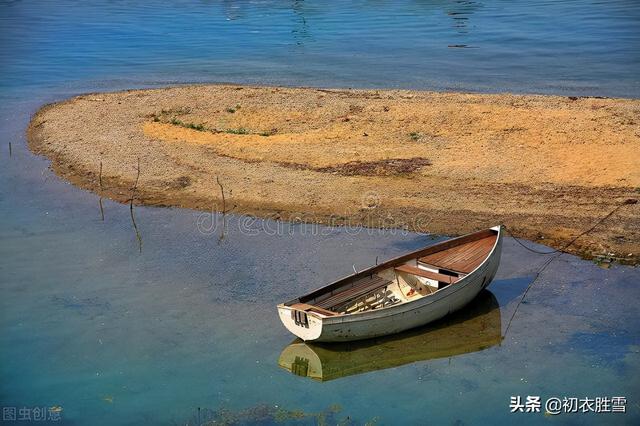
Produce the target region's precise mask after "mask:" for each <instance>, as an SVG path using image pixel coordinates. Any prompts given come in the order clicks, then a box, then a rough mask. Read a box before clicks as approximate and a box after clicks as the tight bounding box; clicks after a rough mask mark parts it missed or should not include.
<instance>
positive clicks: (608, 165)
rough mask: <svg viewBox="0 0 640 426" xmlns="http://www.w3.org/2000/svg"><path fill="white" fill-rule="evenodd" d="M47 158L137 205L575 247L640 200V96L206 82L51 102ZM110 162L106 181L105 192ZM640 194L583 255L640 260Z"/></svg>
mask: <svg viewBox="0 0 640 426" xmlns="http://www.w3.org/2000/svg"><path fill="white" fill-rule="evenodd" d="M28 137H29V144H30V147H31V149H32V150H33V151H35V152H36V153H41V154H44V155H46V156H47V157H49V158H50V159H51V161H52V165H53V169H54V170H55V171H56V173H58V174H59V175H60V176H63V177H64V178H66V179H68V180H69V181H71V182H73V183H74V184H77V185H79V186H81V187H83V188H87V189H90V190H92V191H95V192H98V193H101V194H102V195H104V196H107V197H110V198H112V199H115V200H117V201H121V202H124V201H126V200H128V199H130V197H131V187H132V186H133V184H134V181H135V180H136V175H137V163H138V159H139V161H140V175H139V182H138V185H137V191H136V194H137V195H136V202H139V203H142V204H149V205H165V206H180V207H188V208H195V209H203V210H204V209H206V210H210V209H211V208H212V207H214V206H215V208H217V209H218V210H219V209H220V208H221V203H220V201H221V196H220V195H221V194H220V188H219V186H218V184H217V183H216V177H218V178H219V179H220V182H221V183H222V185H223V187H224V189H225V193H226V203H227V208H232V207H234V209H233V212H234V213H248V214H255V215H258V216H261V217H271V218H275V219H282V220H299V218H301V219H302V220H304V221H313V222H320V223H332V224H338V225H340V224H346V223H349V224H351V225H356V224H363V225H366V226H384V227H392V226H393V227H408V228H410V229H413V230H418V231H428V232H434V233H443V234H460V233H466V232H469V231H472V230H476V229H479V228H484V227H488V226H492V225H495V224H498V223H504V224H506V225H507V226H508V227H509V228H510V229H511V230H512V231H513V232H515V233H516V234H517V235H519V236H523V237H526V238H528V239H531V240H535V241H540V242H542V243H544V244H548V245H550V246H552V247H556V248H558V247H562V246H563V245H564V244H565V243H566V242H568V241H569V240H570V239H571V238H572V237H573V236H576V235H578V234H579V233H581V232H582V231H584V230H586V229H588V228H590V227H591V226H592V225H593V224H595V223H596V222H597V221H598V220H599V219H600V218H601V217H603V216H605V215H606V214H607V213H609V212H610V211H611V210H613V209H614V208H615V207H616V206H617V205H618V204H620V203H622V202H623V201H624V200H625V199H628V198H635V199H637V198H640V101H638V100H627V99H600V98H573V97H558V96H519V95H509V94H501V95H488V94H461V93H433V92H419V91H399V90H325V89H312V88H299V89H298V88H275V87H248V86H231V85H205V86H188V87H173V88H165V89H155V90H134V91H126V92H118V93H99V94H88V95H83V96H78V97H75V98H73V99H70V100H67V101H64V102H60V103H57V104H53V105H48V106H46V107H43V108H42V109H41V110H40V111H39V112H38V113H37V114H36V115H35V116H34V117H33V119H32V122H31V124H30V126H29V129H28ZM100 163H102V165H103V170H102V188H100V185H99V179H98V177H99V170H100ZM639 218H640V203H639V204H635V205H627V206H625V207H623V208H621V209H620V210H619V211H618V212H617V213H616V214H615V215H613V216H612V217H611V218H610V219H609V220H608V221H606V222H605V223H603V224H602V225H601V226H599V227H598V228H597V229H595V230H594V231H593V232H592V233H590V234H589V235H587V236H583V237H581V238H580V239H578V241H576V243H575V244H574V245H573V246H572V247H571V248H570V250H569V251H572V252H574V253H578V254H580V255H582V256H585V257H594V256H599V255H605V256H607V257H609V258H615V259H616V260H618V261H620V262H624V263H636V264H637V263H638V259H640V256H639V253H640V219H639Z"/></svg>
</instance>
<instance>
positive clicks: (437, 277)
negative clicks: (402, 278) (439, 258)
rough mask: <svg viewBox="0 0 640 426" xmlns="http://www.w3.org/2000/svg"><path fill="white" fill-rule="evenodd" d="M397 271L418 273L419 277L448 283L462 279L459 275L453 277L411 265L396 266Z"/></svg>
mask: <svg viewBox="0 0 640 426" xmlns="http://www.w3.org/2000/svg"><path fill="white" fill-rule="evenodd" d="M395 269H396V271H399V272H406V273H407V274H411V275H417V276H419V277H423V278H428V279H430V280H435V281H438V282H443V283H447V284H453V283H455V282H457V281H459V280H460V278H458V277H452V276H450V275H445V274H439V273H437V272H432V271H427V270H425V269H420V268H416V267H415V266H411V265H401V266H398V267H396V268H395Z"/></svg>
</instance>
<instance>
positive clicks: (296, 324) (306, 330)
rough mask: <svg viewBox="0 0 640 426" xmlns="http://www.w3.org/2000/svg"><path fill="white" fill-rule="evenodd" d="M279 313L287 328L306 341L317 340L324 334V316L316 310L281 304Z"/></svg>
mask: <svg viewBox="0 0 640 426" xmlns="http://www.w3.org/2000/svg"><path fill="white" fill-rule="evenodd" d="M278 315H279V316H280V321H282V324H284V326H285V328H286V329H287V330H289V331H290V332H291V333H293V334H294V335H296V336H298V337H299V338H301V339H302V340H304V341H310V340H317V339H318V338H319V337H320V335H321V334H322V323H323V321H322V317H321V316H320V315H317V314H316V313H314V312H308V311H303V310H299V309H295V308H292V307H291V306H286V305H285V304H280V305H278Z"/></svg>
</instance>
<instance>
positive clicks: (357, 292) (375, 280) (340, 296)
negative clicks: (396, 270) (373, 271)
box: [313, 275, 392, 309]
mask: <svg viewBox="0 0 640 426" xmlns="http://www.w3.org/2000/svg"><path fill="white" fill-rule="evenodd" d="M389 284H392V282H391V281H389V280H386V279H384V278H382V277H379V276H378V275H373V276H368V277H364V278H360V279H359V280H357V281H354V282H353V283H352V284H351V286H350V287H348V288H346V289H345V290H341V289H336V290H335V291H336V293H335V294H334V295H332V296H329V297H328V298H326V299H323V300H320V301H318V302H315V303H314V304H313V305H314V306H318V307H320V308H324V309H330V308H332V307H333V306H337V305H341V304H343V303H345V302H348V301H349V300H351V299H355V298H358V297H360V296H364V295H365V294H367V293H369V292H372V291H373V290H375V289H377V288H382V287H385V286H387V285H389Z"/></svg>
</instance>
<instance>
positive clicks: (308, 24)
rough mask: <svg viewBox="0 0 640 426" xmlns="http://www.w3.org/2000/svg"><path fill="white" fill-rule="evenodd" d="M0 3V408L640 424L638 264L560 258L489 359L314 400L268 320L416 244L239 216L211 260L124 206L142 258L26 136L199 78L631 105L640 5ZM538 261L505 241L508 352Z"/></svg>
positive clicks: (389, 372) (366, 380)
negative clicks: (551, 403)
mask: <svg viewBox="0 0 640 426" xmlns="http://www.w3.org/2000/svg"><path fill="white" fill-rule="evenodd" d="M0 8H1V9H0V67H1V68H0V72H1V78H0V101H1V102H0V219H1V221H0V405H1V406H2V407H16V408H21V407H27V408H34V407H51V406H60V407H62V412H61V416H62V419H63V423H64V424H80V425H85V424H90V425H99V424H106V425H109V424H132V425H133V424H135V425H139V424H153V425H158V424H187V423H188V424H197V423H198V407H200V408H201V410H200V423H202V422H203V421H204V420H211V419H215V420H217V421H218V423H224V421H227V422H234V421H235V422H236V423H250V422H254V424H255V423H258V424H271V423H275V422H277V421H283V422H284V423H287V422H294V420H296V419H298V420H300V422H301V423H303V424H315V423H320V420H321V418H324V419H326V421H327V423H329V424H333V423H338V422H339V421H346V420H345V419H347V418H348V419H349V420H350V421H352V423H353V424H363V423H365V422H374V421H376V422H377V423H378V424H425V423H434V424H496V423H506V422H521V423H525V424H537V423H543V422H544V423H546V422H552V423H557V424H583V423H594V424H637V423H638V422H639V421H640V406H639V405H638V401H639V400H640V384H639V383H638V379H637V378H638V377H640V355H639V352H640V310H639V309H638V307H637V301H638V300H639V298H640V289H638V283H639V282H640V272H639V271H638V270H637V269H634V268H628V267H620V266H614V267H613V268H612V269H610V270H604V269H600V268H599V267H597V266H595V265H594V264H592V263H590V262H586V261H583V260H580V259H577V258H575V257H572V256H565V255H563V256H561V257H560V258H559V259H558V260H557V261H555V262H554V263H553V264H552V265H551V266H550V267H549V268H548V269H547V270H546V271H545V273H544V274H543V276H542V277H541V279H540V280H539V281H538V282H537V283H536V284H535V285H534V287H533V288H532V289H531V290H530V291H529V293H528V295H527V302H528V303H526V304H523V305H521V306H520V308H519V310H518V314H517V316H516V317H515V320H514V321H513V323H512V324H511V327H510V329H509V332H508V334H507V335H506V337H505V338H504V339H503V340H501V342H500V343H499V344H495V342H491V343H488V344H487V345H486V347H484V349H481V348H475V349H473V348H471V349H469V350H468V351H467V352H464V353H459V352H452V353H451V356H449V357H447V356H444V357H442V356H441V357H437V358H433V359H431V358H429V356H426V355H425V357H424V359H422V360H419V361H416V362H411V363H407V364H402V363H399V365H397V366H395V367H392V368H387V369H382V370H377V371H376V370H374V371H368V372H366V373H363V374H356V375H350V376H347V377H343V378H339V379H336V380H332V381H329V382H326V383H319V382H314V381H311V380H309V379H307V378H304V377H298V376H295V375H292V374H291V373H289V372H288V371H286V370H283V369H281V368H279V367H278V363H277V361H278V357H279V355H280V353H281V351H282V350H283V349H284V348H285V347H286V346H287V345H288V344H289V343H290V342H291V340H292V337H291V336H290V335H289V334H288V333H287V332H286V330H285V329H284V328H283V327H282V326H281V325H280V324H279V320H278V318H277V315H276V312H275V309H274V306H275V304H276V303H278V302H280V301H282V300H285V299H289V298H291V297H292V296H293V295H296V294H299V293H300V292H303V291H306V290H309V289H311V288H315V287H318V286H320V285H322V284H323V283H325V282H327V281H330V280H333V279H335V278H337V277H339V276H342V275H345V274H348V273H350V272H351V271H352V267H353V265H354V264H355V266H356V267H357V268H362V267H365V266H367V265H370V264H372V263H373V262H374V261H375V258H376V257H377V256H379V258H380V259H384V258H387V257H390V256H392V255H395V254H397V253H400V252H402V251H406V250H410V249H412V248H415V247H419V246H421V245H424V244H428V243H430V242H431V241H432V240H431V239H430V238H429V237H426V236H422V235H415V234H406V233H401V232H391V231H387V232H364V231H363V232H359V233H354V232H347V231H346V230H344V229H328V228H318V229H320V231H319V232H316V233H313V232H308V229H309V228H305V227H301V226H293V225H291V226H290V225H287V224H284V225H282V228H281V230H280V232H277V233H276V234H275V235H274V234H273V232H265V230H264V229H263V228H262V227H261V224H260V223H258V224H257V225H256V226H257V227H258V229H257V231H258V232H257V233H254V232H240V231H239V230H238V226H237V225H238V223H239V221H241V220H242V218H237V217H234V218H230V220H229V229H228V232H227V234H226V237H225V239H224V240H222V241H220V240H219V238H218V235H217V234H214V235H206V234H203V233H202V232H200V231H199V230H198V227H197V221H198V217H199V215H200V213H197V212H193V211H188V210H180V209H158V208H138V209H136V220H137V225H138V228H139V230H140V234H141V237H142V241H143V244H142V252H140V251H139V246H138V241H137V239H136V236H135V233H134V230H133V227H132V224H131V221H130V216H129V210H128V207H127V206H121V205H118V204H115V203H111V202H109V201H105V218H106V220H105V221H104V222H102V221H101V220H100V212H99V209H98V198H97V197H96V196H94V195H93V194H90V193H87V192H84V191H81V190H78V189H76V188H74V187H72V186H70V185H69V184H67V183H65V182H63V181H61V180H59V179H58V178H57V177H55V176H54V175H53V174H52V173H51V172H50V171H49V170H48V168H47V166H48V162H47V161H46V159H43V158H40V157H36V156H34V155H32V154H31V153H30V152H29V151H28V150H27V149H26V147H25V140H24V131H25V128H26V125H27V123H28V121H29V117H30V115H31V114H32V113H33V112H35V111H36V110H37V108H38V107H39V106H41V105H42V104H44V103H46V102H51V101H55V100H59V99H63V98H65V97H68V96H71V95H73V94H76V93H79V92H85V91H99V90H116V89H121V88H127V87H142V86H153V85H163V84H169V83H185V82H193V81H198V82H206V81H234V82H249V83H270V84H287V85H321V86H352V87H356V86H362V87H365V86H366V87H407V88H425V89H448V88H453V89H456V90H477V91H514V92H540V93H558V94H563V95H569V94H571V95H596V96H631V97H637V96H638V93H639V88H640V87H639V85H638V81H639V79H638V73H637V70H638V65H639V61H640V54H639V52H640V43H639V40H640V38H639V37H640V36H639V31H638V28H639V25H638V24H639V20H640V13H639V7H638V5H637V2H634V1H612V2H591V1H555V2H552V1H548V2H525V1H491V2H472V1H462V2H454V1H412V2H392V1H351V2H343V1H334V2H310V1H307V2H303V1H293V2H284V1H283V2H276V1H234V2H231V1H229V2H217V1H196V2H187V1H182V2H176V1H174V2H171V3H169V2H160V1H149V2H145V3H140V4H135V3H133V2H125V1H114V0H112V1H94V2H79V1H78V2H71V1H57V2H53V1H51V2H45V1H13V2H6V1H4V2H0ZM450 46H463V47H450ZM9 142H11V144H12V148H11V151H12V155H11V156H9V155H8V154H9V147H8V144H9ZM489 225H493V224H489ZM273 229H275V228H274V224H273V223H270V226H269V228H268V230H273ZM303 230H307V231H306V232H302V231H303ZM544 261H545V257H536V256H532V255H530V254H529V253H527V252H524V251H523V250H522V249H521V248H520V247H519V246H518V245H516V244H515V243H514V242H513V241H511V240H507V241H506V243H505V250H504V255H503V259H502V264H501V268H500V270H499V272H498V275H497V277H496V280H495V282H494V283H493V284H492V285H491V286H490V287H489V289H490V290H491V292H492V293H493V294H494V296H495V298H496V299H497V302H498V305H499V317H498V318H499V319H500V321H499V323H498V326H499V328H500V332H499V333H498V334H503V333H504V332H505V331H506V326H507V323H508V322H509V319H510V317H511V315H512V313H513V311H514V309H515V306H516V304H517V301H518V300H519V297H520V296H521V295H522V293H523V291H524V289H525V287H526V286H527V285H528V284H529V283H530V282H531V279H532V277H533V275H534V273H535V271H536V270H537V269H538V268H539V267H540V265H542V263H543V262H544ZM490 334H492V335H493V334H495V333H493V332H492V333H490ZM428 349H429V348H426V350H425V353H430V351H429V350H428ZM445 355H446V354H445ZM392 361H393V360H392ZM515 395H521V396H523V397H524V396H526V395H540V396H542V397H543V398H548V397H551V396H558V397H564V396H567V397H580V398H584V397H586V396H588V397H592V398H595V397H604V396H609V397H610V396H626V397H627V399H628V405H627V411H628V413H627V414H626V415H623V414H570V415H560V416H556V417H548V416H544V415H543V414H542V413H536V414H510V413H509V399H510V397H511V396H515ZM300 418H301V419H300ZM34 423H35V424H37V423H36V422H34ZM18 424H25V422H24V421H23V422H22V423H20V422H18Z"/></svg>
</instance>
